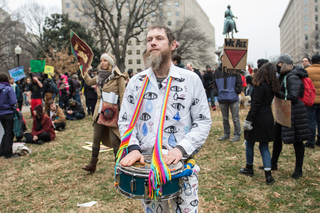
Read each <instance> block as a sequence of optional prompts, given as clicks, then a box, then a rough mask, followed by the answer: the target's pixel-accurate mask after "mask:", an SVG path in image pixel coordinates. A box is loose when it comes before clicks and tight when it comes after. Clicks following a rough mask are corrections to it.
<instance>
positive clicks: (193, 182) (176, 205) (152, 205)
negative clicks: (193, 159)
mask: <svg viewBox="0 0 320 213" xmlns="http://www.w3.org/2000/svg"><path fill="white" fill-rule="evenodd" d="M182 179H183V188H182V193H181V194H180V195H179V196H178V197H176V198H174V199H171V200H169V201H170V202H171V207H172V210H173V211H172V212H175V213H197V212H198V204H199V200H198V176H197V174H192V175H191V176H189V177H183V178H182ZM169 201H168V200H167V201H162V202H156V201H145V200H142V201H141V203H142V207H143V209H144V212H146V213H170V212H171V211H170V207H169Z"/></svg>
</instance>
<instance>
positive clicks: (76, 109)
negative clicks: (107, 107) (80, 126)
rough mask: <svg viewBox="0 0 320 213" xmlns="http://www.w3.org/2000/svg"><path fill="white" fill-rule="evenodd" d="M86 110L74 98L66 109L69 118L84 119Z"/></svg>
mask: <svg viewBox="0 0 320 213" xmlns="http://www.w3.org/2000/svg"><path fill="white" fill-rule="evenodd" d="M85 115H86V114H85V112H84V109H83V107H82V105H81V104H80V103H78V102H77V101H76V100H74V99H70V100H69V107H68V108H67V109H66V116H67V120H76V119H83V118H84V117H85Z"/></svg>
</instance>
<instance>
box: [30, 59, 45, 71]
mask: <svg viewBox="0 0 320 213" xmlns="http://www.w3.org/2000/svg"><path fill="white" fill-rule="evenodd" d="M45 65H46V61H45V60H31V61H30V68H31V72H44V67H45Z"/></svg>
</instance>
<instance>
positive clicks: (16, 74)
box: [9, 66, 26, 82]
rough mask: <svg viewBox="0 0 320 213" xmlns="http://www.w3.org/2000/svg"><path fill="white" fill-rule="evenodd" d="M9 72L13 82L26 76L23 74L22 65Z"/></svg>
mask: <svg viewBox="0 0 320 213" xmlns="http://www.w3.org/2000/svg"><path fill="white" fill-rule="evenodd" d="M9 74H10V76H11V78H13V79H14V82H16V81H18V80H20V79H22V78H24V77H26V75H25V74H24V71H23V66H20V67H17V68H14V69H12V70H9Z"/></svg>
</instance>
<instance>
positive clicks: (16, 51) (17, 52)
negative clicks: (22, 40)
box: [14, 44, 21, 67]
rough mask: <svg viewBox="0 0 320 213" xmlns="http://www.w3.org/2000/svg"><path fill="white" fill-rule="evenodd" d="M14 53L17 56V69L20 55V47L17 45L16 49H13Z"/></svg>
mask: <svg viewBox="0 0 320 213" xmlns="http://www.w3.org/2000/svg"><path fill="white" fill-rule="evenodd" d="M14 52H15V54H16V55H17V59H18V67H19V66H20V65H19V56H20V54H21V47H19V44H18V45H17V46H16V48H14Z"/></svg>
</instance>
